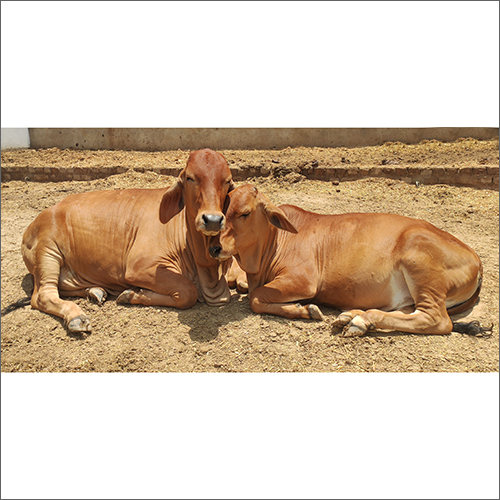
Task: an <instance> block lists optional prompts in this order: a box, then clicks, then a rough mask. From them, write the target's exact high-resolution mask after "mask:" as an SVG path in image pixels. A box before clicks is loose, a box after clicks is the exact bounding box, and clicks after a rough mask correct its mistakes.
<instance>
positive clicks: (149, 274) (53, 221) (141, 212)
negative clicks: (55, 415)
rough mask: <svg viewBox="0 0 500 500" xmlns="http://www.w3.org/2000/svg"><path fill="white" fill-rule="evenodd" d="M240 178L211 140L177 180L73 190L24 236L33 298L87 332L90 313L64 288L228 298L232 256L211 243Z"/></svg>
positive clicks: (160, 298) (99, 296) (150, 300)
mask: <svg viewBox="0 0 500 500" xmlns="http://www.w3.org/2000/svg"><path fill="white" fill-rule="evenodd" d="M232 187H233V184H232V178H231V171H230V170H229V167H228V165H227V163H226V160H225V159H224V157H223V156H222V155H221V154H219V153H216V152H214V151H211V150H210V149H204V150H201V151H195V152H192V153H191V155H190V156H189V159H188V161H187V165H186V167H185V168H184V169H183V170H182V172H181V173H180V175H179V177H178V179H177V180H176V182H175V183H174V184H173V185H172V186H171V187H170V188H169V189H166V188H165V189H124V190H115V191H95V192H88V193H83V194H75V195H71V196H68V197H67V198H65V199H64V200H62V201H61V202H60V203H58V204H57V205H55V206H53V207H51V208H48V209H46V210H44V211H43V212H42V213H41V214H40V215H39V216H38V217H37V218H36V219H35V220H34V221H33V222H32V223H31V224H30V226H29V227H28V228H27V229H26V231H25V233H24V237H23V242H22V255H23V258H24V262H25V264H26V266H27V268H28V270H29V272H30V273H31V274H32V275H33V277H34V289H33V295H32V297H31V305H32V307H33V308H35V309H40V310H42V311H44V312H47V313H49V314H54V315H56V316H59V317H61V318H63V319H64V320H65V322H66V325H67V327H68V330H69V331H71V332H86V331H87V332H89V331H91V326H90V320H89V318H88V317H87V316H86V315H85V314H84V313H83V311H82V310H81V309H80V307H79V306H78V305H77V304H75V303H74V302H71V301H67V300H62V299H61V298H60V297H59V294H60V295H61V296H73V297H85V296H87V297H89V298H91V299H92V300H95V301H97V302H98V303H102V302H103V301H104V300H105V298H106V296H107V294H108V293H109V294H112V295H119V297H118V298H117V302H118V303H129V304H143V305H160V306H172V307H177V308H180V309H185V308H188V307H191V306H192V305H194V304H195V302H196V301H197V300H200V301H205V302H206V303H208V304H209V305H219V304H223V303H226V302H228V301H229V298H230V292H229V288H228V285H227V282H226V279H225V276H224V274H225V272H226V271H227V268H228V267H229V264H230V262H225V263H223V264H222V265H221V263H220V261H218V260H216V259H214V258H212V257H211V256H210V254H209V247H210V245H211V244H212V242H213V240H214V239H215V237H216V236H215V235H217V234H218V233H219V232H220V230H221V229H224V227H225V216H224V214H223V207H224V203H225V200H226V197H227V194H228V192H229V191H230V190H231V189H232ZM184 207H185V210H184V211H182V209H183V208H184ZM181 211H182V212H181Z"/></svg>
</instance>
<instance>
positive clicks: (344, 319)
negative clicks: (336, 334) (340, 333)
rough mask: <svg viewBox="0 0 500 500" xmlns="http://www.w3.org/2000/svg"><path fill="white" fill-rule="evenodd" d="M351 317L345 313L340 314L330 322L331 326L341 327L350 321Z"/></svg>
mask: <svg viewBox="0 0 500 500" xmlns="http://www.w3.org/2000/svg"><path fill="white" fill-rule="evenodd" d="M351 320H352V318H351V317H350V316H348V315H347V314H340V315H339V316H337V318H336V319H335V321H334V322H333V323H332V326H333V327H335V328H343V327H344V326H346V325H347V324H349V323H350V322H351Z"/></svg>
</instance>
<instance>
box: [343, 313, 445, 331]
mask: <svg viewBox="0 0 500 500" xmlns="http://www.w3.org/2000/svg"><path fill="white" fill-rule="evenodd" d="M359 313H360V314H359ZM343 314H345V317H347V316H351V317H352V319H351V320H350V321H349V322H348V323H347V324H346V325H345V327H344V330H343V332H342V335H343V336H344V337H358V336H360V335H364V334H365V333H366V332H367V331H368V330H369V329H370V328H373V329H377V330H397V331H402V332H408V333H420V334H437V335H446V334H449V333H451V331H452V328H453V325H452V322H451V320H450V317H449V316H448V314H447V313H446V309H445V308H444V306H443V308H442V310H439V309H437V310H434V311H432V312H430V311H427V310H425V309H419V308H418V307H417V309H416V310H415V311H413V312H412V313H405V312H402V311H391V312H384V311H380V310H378V309H369V310H368V311H365V312H363V311H354V312H351V311H349V312H347V313H343Z"/></svg>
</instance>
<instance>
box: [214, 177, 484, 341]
mask: <svg viewBox="0 0 500 500" xmlns="http://www.w3.org/2000/svg"><path fill="white" fill-rule="evenodd" d="M219 240H220V246H219V247H217V248H212V249H211V253H212V255H213V256H214V257H217V258H219V259H221V260H224V259H227V258H230V257H231V256H235V257H236V260H237V261H238V263H239V264H240V266H241V268H242V269H243V270H244V271H246V273H247V277H248V291H249V293H250V295H249V299H250V306H251V308H252V310H253V311H254V312H257V313H267V314H276V315H279V316H285V317H287V318H312V319H322V318H323V316H322V313H321V311H320V309H319V307H318V306H317V305H314V304H313V303H315V304H324V305H328V306H331V307H334V308H336V309H340V310H341V311H344V312H342V313H341V314H340V315H339V317H338V318H337V320H336V321H335V322H334V326H338V327H343V328H344V330H343V334H344V335H345V336H347V337H350V336H357V335H363V334H364V333H365V332H366V331H367V330H368V329H370V328H376V329H390V330H400V331H405V332H412V333H436V334H446V333H450V332H451V331H452V326H453V325H452V321H451V320H450V317H449V315H450V314H457V313H459V312H462V311H464V310H466V309H468V308H470V307H472V305H473V304H474V303H475V301H476V299H477V297H478V295H479V289H480V284H481V278H482V265H481V262H480V260H479V257H478V256H477V255H476V253H475V252H474V251H473V250H472V249H471V248H469V247H468V246H467V245H465V244H464V243H462V242H461V241H459V240H458V239H457V238H455V237H454V236H452V235H450V234H448V233H446V232H444V231H441V230H440V229H438V228H436V227H434V226H433V225H431V224H429V223H428V222H425V221H422V220H417V219H411V218H408V217H403V216H400V215H391V214H360V213H352V214H345V215H320V214H316V213H312V212H307V211H305V210H302V209H301V208H298V207H295V206H291V205H282V206H280V207H276V206H274V205H273V204H272V203H271V202H270V201H269V200H268V199H267V198H266V197H265V196H264V195H263V194H261V193H259V192H258V191H257V189H256V188H255V187H253V186H250V185H248V184H246V185H243V186H241V187H239V188H237V189H235V190H233V191H232V192H231V193H230V194H229V205H228V208H227V211H226V228H225V229H224V230H223V231H222V232H221V234H220V236H219ZM297 301H303V302H304V303H305V304H306V303H308V302H310V303H309V304H308V305H302V304H297V303H296V302H297Z"/></svg>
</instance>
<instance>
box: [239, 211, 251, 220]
mask: <svg viewBox="0 0 500 500" xmlns="http://www.w3.org/2000/svg"><path fill="white" fill-rule="evenodd" d="M249 215H250V212H247V213H246V214H241V215H240V219H246V218H247V217H248V216H249Z"/></svg>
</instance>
